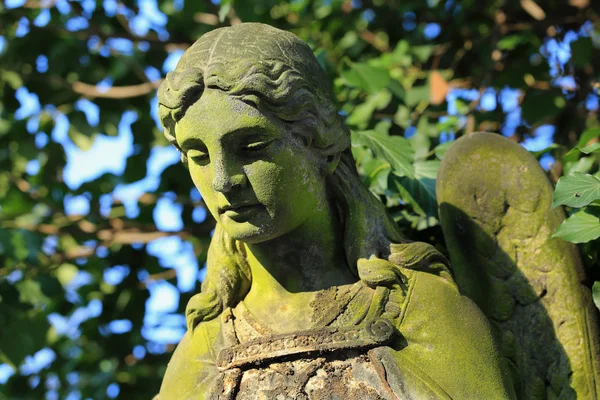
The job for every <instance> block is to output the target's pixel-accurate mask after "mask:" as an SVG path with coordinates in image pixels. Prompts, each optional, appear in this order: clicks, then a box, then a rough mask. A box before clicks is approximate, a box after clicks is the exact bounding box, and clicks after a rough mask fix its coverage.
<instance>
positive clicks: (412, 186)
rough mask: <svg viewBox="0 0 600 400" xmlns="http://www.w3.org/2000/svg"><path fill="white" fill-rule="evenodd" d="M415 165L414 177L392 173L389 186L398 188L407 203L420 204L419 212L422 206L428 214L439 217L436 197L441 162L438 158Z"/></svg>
mask: <svg viewBox="0 0 600 400" xmlns="http://www.w3.org/2000/svg"><path fill="white" fill-rule="evenodd" d="M414 167H415V177H414V179H413V178H409V177H406V176H397V175H395V174H390V176H389V183H388V186H392V187H395V188H396V189H398V191H399V192H400V195H401V197H402V199H403V200H404V201H406V202H407V203H410V204H412V205H413V206H414V205H415V203H416V204H418V208H417V209H416V211H417V212H419V208H420V209H421V210H422V211H423V213H424V214H426V215H427V216H430V217H435V218H437V216H438V207H437V200H436V197H435V181H436V177H437V173H438V170H439V169H440V162H439V161H438V160H432V161H419V162H416V163H415V165H414ZM402 189H404V190H402ZM407 195H408V196H407Z"/></svg>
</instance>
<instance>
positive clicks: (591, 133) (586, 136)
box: [577, 128, 600, 147]
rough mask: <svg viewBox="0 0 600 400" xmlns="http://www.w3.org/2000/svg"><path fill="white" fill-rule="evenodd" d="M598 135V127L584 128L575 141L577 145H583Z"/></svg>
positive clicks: (599, 131) (599, 130) (599, 134)
mask: <svg viewBox="0 0 600 400" xmlns="http://www.w3.org/2000/svg"><path fill="white" fill-rule="evenodd" d="M597 137H600V128H590V129H586V130H585V131H584V132H583V133H582V134H581V137H580V138H579V141H578V142H577V147H585V146H586V145H587V144H588V143H589V141H590V140H592V139H595V138H597Z"/></svg>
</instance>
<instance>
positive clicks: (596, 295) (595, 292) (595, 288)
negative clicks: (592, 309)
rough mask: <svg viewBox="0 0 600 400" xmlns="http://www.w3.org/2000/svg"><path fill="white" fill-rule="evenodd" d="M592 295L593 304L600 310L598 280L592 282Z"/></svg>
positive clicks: (599, 282)
mask: <svg viewBox="0 0 600 400" xmlns="http://www.w3.org/2000/svg"><path fill="white" fill-rule="evenodd" d="M592 296H593V298H594V304H595V305H596V308H598V310H600V281H596V282H594V286H592Z"/></svg>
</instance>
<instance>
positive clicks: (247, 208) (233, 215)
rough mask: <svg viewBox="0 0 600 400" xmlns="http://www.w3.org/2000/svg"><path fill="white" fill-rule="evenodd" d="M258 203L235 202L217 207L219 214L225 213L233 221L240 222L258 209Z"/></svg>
mask: <svg viewBox="0 0 600 400" xmlns="http://www.w3.org/2000/svg"><path fill="white" fill-rule="evenodd" d="M260 207H261V205H260V204H256V203H255V204H239V205H238V204H235V205H228V206H225V207H221V208H219V215H226V216H227V217H229V218H230V219H232V220H234V221H238V222H241V220H245V219H247V218H248V217H250V216H251V215H252V214H253V213H255V212H257V211H258V210H259V209H260Z"/></svg>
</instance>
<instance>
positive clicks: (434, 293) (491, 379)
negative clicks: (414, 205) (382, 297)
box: [389, 243, 514, 399]
mask: <svg viewBox="0 0 600 400" xmlns="http://www.w3.org/2000/svg"><path fill="white" fill-rule="evenodd" d="M410 245H415V247H414V248H411V249H409V250H407V248H406V247H400V246H399V247H396V251H395V252H393V253H392V255H391V256H390V261H394V263H397V265H398V268H399V271H400V272H401V273H402V274H403V276H404V282H403V285H400V287H396V288H395V289H393V290H391V292H390V300H389V301H391V302H394V301H396V302H398V303H400V304H402V312H401V315H400V317H399V318H398V320H397V322H396V327H397V329H398V332H399V334H400V335H401V337H402V341H403V343H404V346H403V347H402V348H401V349H400V350H399V351H397V352H396V353H395V355H394V357H395V358H396V359H397V361H396V362H397V363H398V364H406V363H408V362H409V363H411V365H414V368H415V369H416V370H419V371H422V372H423V373H424V374H426V375H427V376H428V379H431V380H432V381H433V382H435V383H436V385H437V386H439V387H440V388H443V390H444V391H445V392H446V393H447V394H448V395H449V396H450V398H486V399H511V398H514V394H513V392H512V385H511V382H510V378H509V376H508V374H507V373H506V369H505V367H504V365H503V359H502V357H501V355H500V352H499V349H498V347H497V345H496V343H495V342H494V339H493V335H492V330H491V327H490V324H489V322H488V321H487V319H486V317H485V315H484V314H483V312H482V311H481V310H480V309H479V307H478V306H477V305H476V304H475V303H474V302H473V301H471V299H469V298H468V297H466V296H462V295H461V294H460V292H459V289H458V287H457V285H456V283H455V282H454V279H453V277H452V275H451V273H450V271H449V269H448V264H447V261H445V258H443V256H442V255H441V254H440V253H439V252H438V251H437V250H436V249H435V248H434V247H433V246H431V245H428V244H426V243H422V244H421V243H411V244H410Z"/></svg>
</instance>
